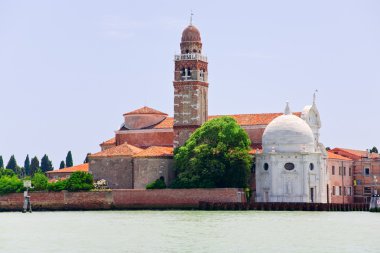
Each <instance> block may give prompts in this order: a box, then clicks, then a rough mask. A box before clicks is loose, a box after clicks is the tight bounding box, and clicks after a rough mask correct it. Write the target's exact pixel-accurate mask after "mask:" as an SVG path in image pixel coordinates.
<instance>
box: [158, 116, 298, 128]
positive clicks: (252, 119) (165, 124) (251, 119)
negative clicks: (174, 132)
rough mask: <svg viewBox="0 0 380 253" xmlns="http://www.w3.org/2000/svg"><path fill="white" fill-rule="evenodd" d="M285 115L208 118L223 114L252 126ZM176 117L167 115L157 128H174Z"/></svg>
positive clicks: (239, 122)
mask: <svg viewBox="0 0 380 253" xmlns="http://www.w3.org/2000/svg"><path fill="white" fill-rule="evenodd" d="M293 114H294V115H296V116H298V117H301V113H300V112H295V113H293ZM281 115H283V113H261V114H233V115H213V116H209V117H208V119H209V120H211V119H215V118H219V117H222V116H230V117H232V118H234V119H235V120H236V122H237V123H238V124H239V125H240V126H252V125H268V124H269V123H270V122H271V121H272V120H274V119H275V118H277V117H278V116H281ZM173 123H174V119H173V118H172V117H167V118H166V119H165V120H163V121H162V122H161V123H159V124H158V125H156V126H155V127H154V128H155V129H161V128H173Z"/></svg>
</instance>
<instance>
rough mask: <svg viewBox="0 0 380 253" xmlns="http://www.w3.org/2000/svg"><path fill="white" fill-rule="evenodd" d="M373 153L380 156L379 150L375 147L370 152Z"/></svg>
mask: <svg viewBox="0 0 380 253" xmlns="http://www.w3.org/2000/svg"><path fill="white" fill-rule="evenodd" d="M370 152H371V153H376V154H378V153H379V150H377V148H376V147H373V148H372V149H371V150H370Z"/></svg>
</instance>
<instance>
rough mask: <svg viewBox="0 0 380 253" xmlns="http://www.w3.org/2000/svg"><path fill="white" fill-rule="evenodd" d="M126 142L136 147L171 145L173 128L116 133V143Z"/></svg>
mask: <svg viewBox="0 0 380 253" xmlns="http://www.w3.org/2000/svg"><path fill="white" fill-rule="evenodd" d="M125 142H127V143H128V144H130V145H133V146H136V147H143V148H144V147H150V146H168V147H171V146H172V145H173V129H167V131H159V132H158V131H154V130H144V131H141V132H137V131H135V132H133V131H126V133H123V134H116V143H117V145H121V144H123V143H125Z"/></svg>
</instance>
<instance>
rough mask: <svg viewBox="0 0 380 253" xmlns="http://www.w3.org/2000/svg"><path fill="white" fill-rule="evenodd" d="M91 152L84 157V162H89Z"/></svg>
mask: <svg viewBox="0 0 380 253" xmlns="http://www.w3.org/2000/svg"><path fill="white" fill-rule="evenodd" d="M90 155H91V153H87V155H86V158H85V159H84V161H83V163H88V156H90Z"/></svg>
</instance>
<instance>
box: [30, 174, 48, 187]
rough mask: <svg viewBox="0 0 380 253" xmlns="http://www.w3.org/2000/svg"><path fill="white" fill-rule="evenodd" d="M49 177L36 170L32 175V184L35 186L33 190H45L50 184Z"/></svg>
mask: <svg viewBox="0 0 380 253" xmlns="http://www.w3.org/2000/svg"><path fill="white" fill-rule="evenodd" d="M48 181H49V180H48V178H47V176H45V174H44V173H42V172H36V173H34V175H33V177H32V185H33V187H34V189H33V190H35V191H44V190H46V189H47V186H48Z"/></svg>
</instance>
